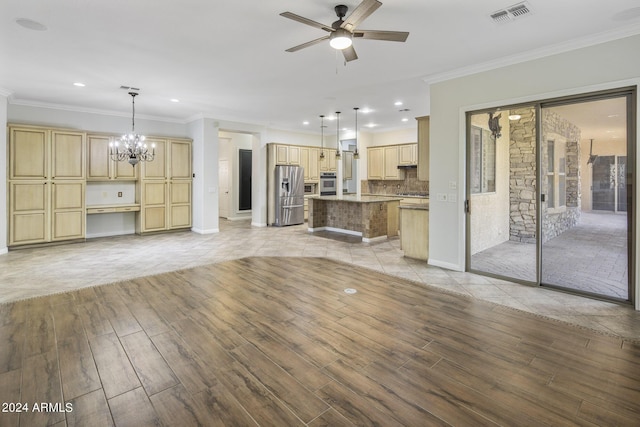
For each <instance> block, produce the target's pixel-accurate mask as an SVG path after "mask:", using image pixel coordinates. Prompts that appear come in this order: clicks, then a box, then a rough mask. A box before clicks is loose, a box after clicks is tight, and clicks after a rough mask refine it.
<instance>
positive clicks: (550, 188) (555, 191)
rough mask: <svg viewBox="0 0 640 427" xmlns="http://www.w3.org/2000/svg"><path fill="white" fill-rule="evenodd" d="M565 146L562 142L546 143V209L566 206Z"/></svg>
mask: <svg viewBox="0 0 640 427" xmlns="http://www.w3.org/2000/svg"><path fill="white" fill-rule="evenodd" d="M566 151H567V145H566V143H565V142H564V141H547V196H548V197H547V208H549V209H555V208H563V207H565V206H566V205H567V173H566V168H567V166H566V165H567V160H566Z"/></svg>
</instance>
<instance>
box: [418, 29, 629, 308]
mask: <svg viewBox="0 0 640 427" xmlns="http://www.w3.org/2000/svg"><path fill="white" fill-rule="evenodd" d="M638 51H640V35H636V36H632V37H627V38H623V39H619V40H615V41H611V42H607V43H601V44H598V45H595V46H590V47H586V48H581V49H576V50H573V51H569V52H565V53H562V54H557V55H552V56H548V57H545V58H540V59H535V60H532V61H527V62H523V63H519V64H514V65H510V66H505V67H502V68H498V69H494V70H490V71H486V72H481V73H477V74H473V75H469V76H465V77H460V78H455V79H451V80H448V81H442V82H437V83H433V84H431V88H430V90H431V128H430V142H431V143H430V163H429V166H430V177H429V186H430V192H431V193H432V194H433V193H439V192H442V193H446V192H448V191H449V190H448V188H449V182H450V181H454V182H458V183H459V184H460V185H458V198H457V199H458V201H457V202H456V203H451V202H439V201H437V200H436V199H435V198H432V199H431V202H430V211H429V217H430V218H429V219H430V220H429V223H430V224H431V227H430V229H429V235H430V236H429V237H430V239H429V257H430V259H429V262H430V263H431V264H434V265H440V266H444V267H448V268H453V269H457V270H463V269H464V256H465V255H464V249H465V237H464V233H465V230H464V212H463V203H464V197H465V188H464V185H463V184H464V176H465V162H464V159H465V149H464V147H465V112H466V111H473V110H477V109H480V108H488V107H497V106H502V105H509V104H514V103H518V102H530V101H536V100H543V99H550V98H554V97H560V96H566V95H574V94H580V93H586V92H592V91H597V90H604V89H611V88H618V87H627V86H637V85H638V84H639V83H640V55H637V52H638ZM622 58H624V61H622V60H621V59H622ZM637 111H640V108H637ZM637 137H638V136H637V135H636V138H637ZM636 162H638V160H636ZM639 175H640V174H636V179H637V180H638V176H639ZM637 184H638V182H636V191H637V188H638V185H637ZM636 198H637V194H636ZM636 215H637V214H636ZM636 221H638V218H636ZM637 244H638V243H637ZM638 252H639V251H636V253H637V255H636V257H640V253H638ZM639 259H640V258H637V259H636V265H637V264H638V260H639ZM636 293H637V295H636V298H635V299H636V305H637V308H638V307H640V305H638V300H639V299H640V286H636Z"/></svg>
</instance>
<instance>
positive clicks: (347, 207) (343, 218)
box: [307, 198, 388, 238]
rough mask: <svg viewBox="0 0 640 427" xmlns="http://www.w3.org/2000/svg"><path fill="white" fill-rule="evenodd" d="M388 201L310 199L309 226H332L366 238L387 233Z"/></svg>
mask: <svg viewBox="0 0 640 427" xmlns="http://www.w3.org/2000/svg"><path fill="white" fill-rule="evenodd" d="M387 209H388V203H387V202H372V203H358V202H345V201H340V200H337V201H336V200H325V199H315V198H310V199H309V219H308V223H307V224H308V227H309V228H320V227H331V228H339V229H342V230H352V231H356V232H360V233H362V237H364V238H373V237H380V236H386V235H387V221H388V211H387Z"/></svg>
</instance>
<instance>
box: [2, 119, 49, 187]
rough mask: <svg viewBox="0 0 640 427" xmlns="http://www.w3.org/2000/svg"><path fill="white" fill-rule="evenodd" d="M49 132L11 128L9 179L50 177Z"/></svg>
mask: <svg viewBox="0 0 640 427" xmlns="http://www.w3.org/2000/svg"><path fill="white" fill-rule="evenodd" d="M48 147H49V131H47V130H44V129H28V128H24V129H23V128H11V129H10V134H9V178H10V179H47V178H48V177H49V169H48V165H49V153H48Z"/></svg>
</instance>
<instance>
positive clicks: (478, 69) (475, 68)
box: [422, 24, 640, 84]
mask: <svg viewBox="0 0 640 427" xmlns="http://www.w3.org/2000/svg"><path fill="white" fill-rule="evenodd" d="M638 34H640V24H634V25H629V26H626V27H623V28H617V29H615V30H611V31H605V32H601V33H598V34H593V35H590V36H586V37H581V38H578V39H572V40H569V41H566V42H562V43H557V44H554V45H551V46H546V47H543V48H539V49H533V50H529V51H526V52H522V53H518V54H515V55H509V56H505V57H503V58H499V59H496V60H492V61H487V62H482V63H479V64H475V65H472V66H470V67H463V68H458V69H455V70H450V71H445V72H442V73H437V74H431V75H428V76H424V77H422V81H424V82H425V83H427V84H433V83H440V82H443V81H447V80H452V79H456V78H459V77H465V76H469V75H472V74H477V73H482V72H485V71H491V70H495V69H498V68H502V67H507V66H509V65H515V64H519V63H522V62H527V61H532V60H535V59H540V58H545V57H548V56H553V55H558V54H562V53H565V52H570V51H572V50H577V49H582V48H585V47H589V46H595V45H598V44H602V43H607V42H610V41H614V40H619V39H624V38H626V37H632V36H635V35H638Z"/></svg>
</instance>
